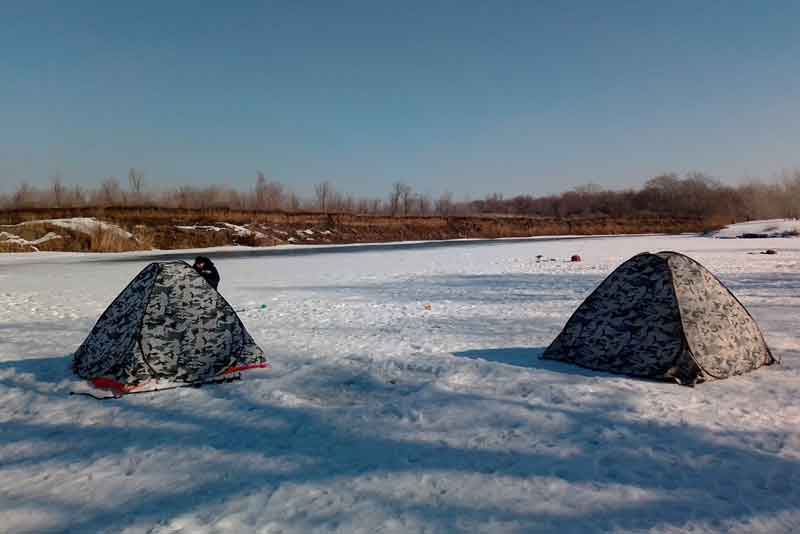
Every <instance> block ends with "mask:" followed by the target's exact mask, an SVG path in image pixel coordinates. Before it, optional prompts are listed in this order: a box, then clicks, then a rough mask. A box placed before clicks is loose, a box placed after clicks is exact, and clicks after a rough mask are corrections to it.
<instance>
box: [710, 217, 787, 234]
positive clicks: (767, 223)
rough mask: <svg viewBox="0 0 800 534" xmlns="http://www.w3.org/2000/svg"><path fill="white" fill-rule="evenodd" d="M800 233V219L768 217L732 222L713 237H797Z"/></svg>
mask: <svg viewBox="0 0 800 534" xmlns="http://www.w3.org/2000/svg"><path fill="white" fill-rule="evenodd" d="M797 235H800V220H797V219H768V220H763V221H748V222H744V223H738V224H731V225H729V226H726V227H725V228H723V229H722V230H718V231H716V232H714V233H712V235H711V236H712V237H717V238H720V239H733V238H737V237H762V238H763V237H796V236H797Z"/></svg>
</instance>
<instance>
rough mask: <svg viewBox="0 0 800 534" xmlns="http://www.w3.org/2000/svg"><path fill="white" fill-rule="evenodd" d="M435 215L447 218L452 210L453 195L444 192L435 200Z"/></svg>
mask: <svg viewBox="0 0 800 534" xmlns="http://www.w3.org/2000/svg"><path fill="white" fill-rule="evenodd" d="M434 209H435V210H436V213H437V215H443V216H445V217H446V216H448V215H450V213H451V212H452V210H453V193H451V192H450V191H445V192H444V193H442V194H441V195H439V198H438V199H436V203H435V207H434Z"/></svg>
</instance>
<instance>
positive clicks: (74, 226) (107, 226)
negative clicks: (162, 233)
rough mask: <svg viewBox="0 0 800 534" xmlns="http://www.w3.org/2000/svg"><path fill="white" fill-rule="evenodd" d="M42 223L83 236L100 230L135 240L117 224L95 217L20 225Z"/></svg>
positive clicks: (49, 220) (25, 223) (30, 222)
mask: <svg viewBox="0 0 800 534" xmlns="http://www.w3.org/2000/svg"><path fill="white" fill-rule="evenodd" d="M42 223H47V224H51V225H53V226H57V227H59V228H66V229H67V230H72V231H73V232H79V233H82V234H92V233H94V232H97V231H98V230H101V231H104V232H110V233H114V234H116V235H118V236H120V237H122V238H125V239H132V238H133V234H131V233H130V232H127V231H125V230H123V229H122V228H120V227H119V226H117V225H116V224H111V223H107V222H103V221H98V220H97V219H95V218H94V217H72V218H68V219H46V220H37V221H27V222H24V223H20V225H30V224H37V225H38V224H42Z"/></svg>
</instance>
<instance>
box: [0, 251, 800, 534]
mask: <svg viewBox="0 0 800 534" xmlns="http://www.w3.org/2000/svg"><path fill="white" fill-rule="evenodd" d="M765 247H768V248H774V249H776V250H778V254H777V255H774V256H765V255H758V254H748V252H756V251H758V250H761V249H763V248H765ZM345 248H346V249H347V251H346V252H341V250H342V248H337V249H336V250H339V251H340V252H338V253H335V254H334V253H331V252H333V250H331V249H329V248H320V249H318V250H315V251H310V250H306V251H305V253H303V254H298V253H296V252H292V251H293V250H294V251H296V250H297V249H291V248H290V249H288V250H287V251H286V252H285V253H284V252H281V251H280V250H278V251H277V252H272V253H270V254H269V255H266V254H265V255H255V256H252V257H248V256H247V255H231V256H227V257H226V256H219V257H218V258H219V259H218V260H217V264H218V266H219V268H220V271H221V273H222V277H223V278H222V284H221V286H220V289H221V291H222V293H223V294H224V295H225V296H226V297H227V298H228V300H229V301H230V302H231V303H232V304H233V305H234V306H235V307H236V308H239V309H243V311H242V312H241V314H240V315H241V316H242V319H243V321H244V322H245V323H246V325H247V327H248V328H249V329H250V332H251V333H252V334H253V336H254V338H255V339H256V341H257V342H258V343H259V344H260V345H261V346H262V347H263V348H264V350H265V352H266V353H267V354H268V355H269V359H270V362H271V363H272V366H273V368H272V370H270V371H268V372H259V373H258V374H255V373H253V374H250V375H245V376H244V379H243V380H242V381H241V382H238V383H233V384H227V385H220V386H209V387H204V388H199V389H179V390H173V391H167V392H161V393H157V394H149V395H137V396H131V397H127V398H124V399H122V400H112V401H102V402H101V401H95V400H92V399H89V398H86V397H75V396H72V397H71V396H69V392H70V391H71V390H75V389H77V388H79V387H81V386H82V384H81V383H79V382H77V381H76V380H75V379H74V378H73V376H72V375H71V374H70V371H69V362H70V360H69V354H70V353H71V352H72V351H73V350H75V348H77V346H78V345H79V344H80V342H81V341H82V340H83V338H84V337H85V336H86V334H87V333H88V331H89V329H90V328H91V326H92V325H93V323H94V321H95V320H96V319H97V317H98V316H99V314H100V313H101V312H102V311H103V309H104V308H105V307H106V305H107V304H108V303H110V302H111V300H112V299H113V298H114V296H116V294H117V293H118V292H119V291H120V290H121V289H122V288H123V287H124V286H125V285H126V284H127V282H128V281H129V280H130V279H131V278H132V277H133V276H134V275H135V274H136V273H137V272H138V271H139V270H140V269H142V268H143V267H144V265H145V264H146V260H145V258H144V256H141V255H137V254H134V253H128V254H122V255H113V256H109V255H75V254H58V253H41V254H18V255H13V254H11V255H4V256H0V531H2V532H13V533H19V532H76V533H77V532H81V533H83V532H126V533H151V534H168V533H170V534H171V533H190V532H191V533H221V532H260V533H278V532H282V533H294V532H297V533H306V532H342V533H344V532H348V533H349V532H365V533H372V532H386V533H389V532H397V533H410V532H492V533H503V532H560V533H570V532H618V533H629V532H673V533H678V532H692V533H706V532H720V533H721V532H739V533H752V532H786V533H788V532H796V531H798V530H800V404H798V391H800V342H798V340H797V332H798V331H799V330H800V328H799V327H800V317H799V316H798V310H800V241H795V240H786V239H764V240H759V241H758V242H757V243H756V242H750V241H745V240H735V241H733V240H716V239H707V238H699V237H689V236H685V237H625V238H603V239H580V240H569V241H542V240H538V241H537V240H532V241H523V240H516V241H507V242H498V241H495V242H489V243H484V242H465V243H462V244H461V245H459V246H431V247H418V246H414V245H409V246H408V247H404V246H400V247H398V246H394V247H383V248H382V247H358V246H353V247H345ZM664 249H671V250H678V251H681V252H685V253H688V254H689V255H691V256H692V257H694V258H696V259H698V260H699V261H701V262H702V263H704V264H705V265H706V266H707V267H708V268H710V269H711V270H712V271H713V272H715V273H716V274H718V275H719V276H720V277H721V278H722V280H723V281H724V282H726V283H727V284H728V285H729V287H730V288H731V289H732V290H733V291H734V292H735V293H736V294H737V296H739V297H740V298H741V299H742V301H743V302H744V303H745V305H747V306H748V308H749V309H750V311H751V312H752V313H753V315H754V316H755V317H756V319H757V320H758V321H759V323H760V324H761V326H762V328H763V329H764V331H765V335H766V338H767V341H768V343H769V344H770V345H771V347H772V348H773V350H774V351H775V353H776V355H777V356H779V357H780V358H782V360H783V364H782V365H780V366H772V367H769V368H764V369H761V370H759V371H757V372H754V373H752V374H749V375H746V376H742V377H736V378H732V379H729V380H724V381H719V382H712V383H708V384H703V385H701V386H698V387H697V388H694V389H690V388H685V387H680V386H677V385H673V384H667V383H658V382H648V381H643V380H634V379H630V378H625V377H620V376H613V375H606V374H601V373H595V372H590V371H586V370H582V369H579V368H575V367H571V366H568V365H565V364H560V363H557V362H549V361H541V360H539V359H538V356H539V355H540V354H541V353H542V351H543V349H544V347H546V346H547V344H548V343H549V342H550V341H551V340H552V339H553V338H554V337H555V335H556V334H557V333H558V331H559V329H560V328H561V326H562V325H563V324H564V323H565V321H566V320H567V318H568V317H569V315H570V313H571V312H572V311H573V310H574V309H575V307H576V306H577V305H578V304H579V303H580V301H581V300H582V299H583V298H584V297H585V296H587V295H588V293H589V292H590V291H591V290H592V289H593V288H594V287H595V286H596V285H597V283H598V282H600V280H602V278H603V277H604V276H606V275H607V274H608V273H609V272H610V271H611V270H612V269H613V268H614V267H615V266H616V265H618V264H619V263H620V262H622V261H623V260H625V259H627V258H628V257H630V256H631V255H633V254H635V253H637V252H641V251H645V250H650V251H658V250H664ZM572 254H580V255H581V257H582V258H583V262H581V263H569V262H566V261H565V259H566V258H568V257H569V256H570V255H572ZM537 255H542V256H543V260H547V259H549V258H556V259H557V261H540V262H537V260H536V256H537ZM148 256H152V254H148ZM212 256H213V255H212ZM186 257H187V259H190V258H191V255H190V254H189V253H187V256H186ZM120 259H122V260H123V261H119V260H120ZM264 305H265V306H264Z"/></svg>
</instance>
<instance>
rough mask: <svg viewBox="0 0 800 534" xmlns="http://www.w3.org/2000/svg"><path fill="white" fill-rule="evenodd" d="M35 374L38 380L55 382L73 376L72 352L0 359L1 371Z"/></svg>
mask: <svg viewBox="0 0 800 534" xmlns="http://www.w3.org/2000/svg"><path fill="white" fill-rule="evenodd" d="M2 371H14V372H15V373H17V374H26V375H33V377H34V378H35V379H36V380H37V381H38V382H45V383H49V384H53V383H56V382H59V381H61V380H65V379H69V378H72V377H73V375H72V354H66V355H63V356H48V357H44V358H28V359H21V360H8V361H0V372H2Z"/></svg>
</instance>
